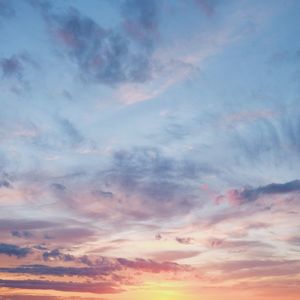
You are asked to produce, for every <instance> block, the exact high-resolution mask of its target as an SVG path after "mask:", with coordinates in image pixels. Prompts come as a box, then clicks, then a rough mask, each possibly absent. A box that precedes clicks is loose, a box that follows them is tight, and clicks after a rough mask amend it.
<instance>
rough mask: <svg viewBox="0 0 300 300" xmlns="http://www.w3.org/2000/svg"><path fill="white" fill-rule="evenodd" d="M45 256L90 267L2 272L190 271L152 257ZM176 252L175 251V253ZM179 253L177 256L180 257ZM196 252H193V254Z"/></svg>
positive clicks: (34, 267) (93, 274) (108, 273)
mask: <svg viewBox="0 0 300 300" xmlns="http://www.w3.org/2000/svg"><path fill="white" fill-rule="evenodd" d="M45 253H46V255H45V256H44V258H46V260H47V261H48V260H49V259H50V258H55V259H56V258H59V259H61V260H63V261H64V262H70V261H72V262H81V263H83V264H85V265H88V267H73V266H72V267H69V266H47V265H40V264H35V265H22V266H18V267H14V268H12V267H11V268H0V272H3V273H13V274H30V275H55V276H81V277H97V276H102V277H103V276H108V277H110V276H111V275H113V274H117V273H118V272H120V271H126V270H129V272H130V270H134V271H140V272H145V273H162V272H166V273H176V272H187V271H190V267H189V266H187V265H181V264H177V263H175V262H170V261H163V262H160V261H154V260H151V259H143V258H136V259H127V258H112V257H104V256H102V257H97V258H96V259H94V260H93V261H92V260H90V259H89V258H88V257H86V256H82V257H75V256H71V255H69V258H68V259H66V255H64V254H62V253H61V252H60V251H58V250H53V251H51V252H45ZM174 254H175V253H174ZM178 255H179V254H177V255H176V257H177V258H178ZM190 255H191V253H188V254H187V253H182V255H180V257H181V258H184V257H191V256H190ZM194 255H195V253H193V256H194Z"/></svg>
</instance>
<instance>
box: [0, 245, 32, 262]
mask: <svg viewBox="0 0 300 300" xmlns="http://www.w3.org/2000/svg"><path fill="white" fill-rule="evenodd" d="M30 252H31V250H30V248H23V247H20V246H17V245H12V244H3V243H1V244H0V254H4V255H8V256H15V257H17V258H22V257H26V256H27V255H28V254H29V253H30Z"/></svg>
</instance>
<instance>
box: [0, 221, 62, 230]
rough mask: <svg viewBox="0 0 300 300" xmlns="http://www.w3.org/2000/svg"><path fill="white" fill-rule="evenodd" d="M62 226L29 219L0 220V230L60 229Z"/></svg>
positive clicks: (53, 222)
mask: <svg viewBox="0 0 300 300" xmlns="http://www.w3.org/2000/svg"><path fill="white" fill-rule="evenodd" d="M61 226H62V224H61V223H59V222H55V221H44V220H29V219H1V220H0V230H9V231H12V230H35V229H45V228H53V227H61Z"/></svg>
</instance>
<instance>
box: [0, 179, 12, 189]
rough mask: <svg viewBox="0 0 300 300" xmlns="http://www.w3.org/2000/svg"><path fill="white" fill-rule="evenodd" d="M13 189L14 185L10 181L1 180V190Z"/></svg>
mask: <svg viewBox="0 0 300 300" xmlns="http://www.w3.org/2000/svg"><path fill="white" fill-rule="evenodd" d="M3 187H4V188H11V187H12V185H11V184H10V182H9V181H7V180H5V179H4V180H0V188H3Z"/></svg>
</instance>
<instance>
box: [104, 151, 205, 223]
mask: <svg viewBox="0 0 300 300" xmlns="http://www.w3.org/2000/svg"><path fill="white" fill-rule="evenodd" d="M202 171H204V172H206V170H203V169H202V167H201V166H197V165H196V164H195V163H193V162H192V161H188V160H177V159H174V158H171V157H168V156H165V155H164V154H163V153H162V152H161V151H160V150H159V149H157V148H147V147H145V148H134V149H132V150H128V151H117V152H115V153H114V154H113V157H112V162H111V167H110V168H109V169H108V170H107V171H104V172H103V173H102V174H101V176H100V177H103V179H102V180H104V182H105V183H106V186H107V188H109V189H110V191H112V192H113V194H114V195H115V198H116V199H118V198H119V199H122V200H121V201H124V203H125V202H127V203H128V201H133V202H134V203H135V205H134V206H133V205H132V206H131V205H128V204H126V208H125V209H126V211H124V210H123V213H127V214H128V215H131V216H132V217H134V218H135V217H136V218H156V217H158V218H160V217H165V216H174V215H178V214H185V213H188V212H189V211H190V210H191V209H192V208H193V206H194V203H193V198H194V195H193V190H194V189H193V185H192V183H193V180H195V178H197V176H199V175H200V174H201V173H202ZM137 202H138V203H137ZM133 209H134V210H133ZM140 213H141V214H140Z"/></svg>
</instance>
